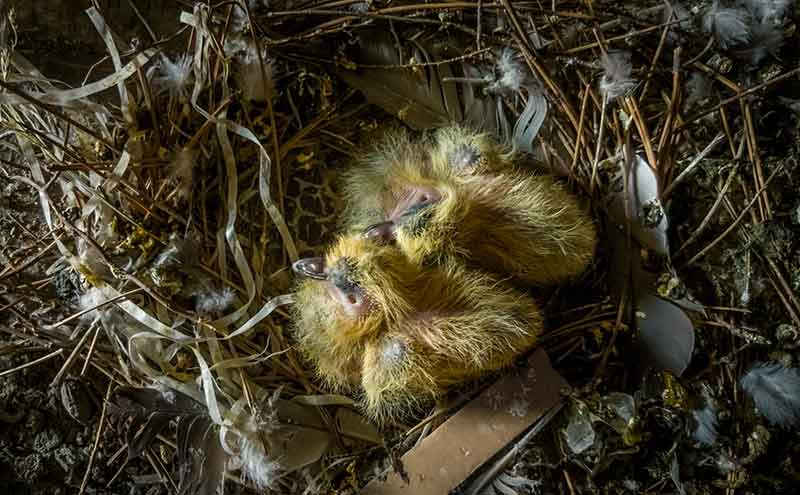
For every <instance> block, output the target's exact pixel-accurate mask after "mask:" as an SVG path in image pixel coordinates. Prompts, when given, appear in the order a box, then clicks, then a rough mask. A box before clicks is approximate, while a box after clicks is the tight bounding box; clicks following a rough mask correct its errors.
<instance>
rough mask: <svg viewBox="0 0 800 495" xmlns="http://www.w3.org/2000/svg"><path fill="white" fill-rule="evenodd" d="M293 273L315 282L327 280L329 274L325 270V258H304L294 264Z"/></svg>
mask: <svg viewBox="0 0 800 495" xmlns="http://www.w3.org/2000/svg"><path fill="white" fill-rule="evenodd" d="M292 271H294V272H295V273H296V274H298V275H301V276H303V277H308V278H313V279H315V280H327V278H328V274H327V273H326V270H325V259H324V258H319V257H317V258H303V259H299V260H297V261H295V262H294V263H293V264H292Z"/></svg>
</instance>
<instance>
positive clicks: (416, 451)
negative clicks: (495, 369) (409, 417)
mask: <svg viewBox="0 0 800 495" xmlns="http://www.w3.org/2000/svg"><path fill="white" fill-rule="evenodd" d="M568 388H569V385H568V384H567V382H566V381H565V380H564V379H563V378H562V377H561V376H560V375H559V374H558V373H556V372H555V370H553V368H552V367H551V366H550V360H549V359H548V358H547V354H545V352H544V350H542V349H538V350H537V351H536V352H535V353H534V354H533V355H532V356H531V358H530V359H529V361H528V364H527V366H526V367H524V368H522V369H519V370H516V371H514V372H511V373H509V374H508V375H507V376H505V377H503V378H502V379H500V380H499V381H498V382H497V383H495V384H494V385H492V386H491V387H489V388H488V389H486V390H485V391H484V392H483V393H481V394H480V395H479V396H478V397H476V398H475V399H473V400H472V401H471V402H469V403H468V404H467V405H466V406H464V408H463V409H461V410H460V411H459V412H457V413H456V414H454V415H453V416H452V417H451V418H450V419H448V420H447V421H445V422H444V423H443V424H442V425H441V426H440V427H439V428H438V429H436V430H435V431H434V432H433V433H431V434H430V435H429V436H428V437H427V438H425V439H424V440H423V441H422V442H420V443H419V444H418V445H417V446H416V447H414V448H413V449H411V450H409V451H408V452H406V453H405V455H403V457H402V459H401V460H402V463H403V468H404V470H405V471H406V473H407V474H408V478H409V483H406V482H405V481H403V480H402V479H401V478H400V476H399V475H397V474H396V473H391V474H390V475H389V476H388V477H387V479H386V481H380V480H374V481H372V482H370V483H369V484H368V485H367V486H366V487H364V490H362V492H361V493H362V495H391V494H409V493H413V494H414V495H442V494H445V493H448V492H450V490H453V489H454V488H456V487H457V486H458V485H460V484H461V483H462V482H463V481H464V480H465V479H467V478H468V477H469V476H470V475H472V474H473V473H474V472H475V471H476V470H477V469H478V468H479V467H480V466H481V465H483V464H484V463H485V462H486V461H488V460H489V459H491V458H492V457H493V456H494V455H495V454H496V453H497V452H498V451H499V450H500V449H502V448H503V447H505V446H506V445H508V444H509V443H511V442H512V441H513V440H514V439H515V438H516V437H518V436H519V435H520V434H521V433H522V432H524V431H525V430H526V429H528V427H529V426H531V425H532V424H533V423H535V422H536V421H537V420H538V419H539V418H541V417H542V416H543V415H544V414H545V413H546V412H547V411H548V410H550V409H551V408H553V407H554V406H556V405H557V404H558V403H559V402H560V401H561V391H562V390H565V389H568Z"/></svg>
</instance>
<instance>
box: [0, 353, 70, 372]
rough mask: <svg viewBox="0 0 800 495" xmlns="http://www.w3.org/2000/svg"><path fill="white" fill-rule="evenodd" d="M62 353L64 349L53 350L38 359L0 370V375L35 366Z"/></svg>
mask: <svg viewBox="0 0 800 495" xmlns="http://www.w3.org/2000/svg"><path fill="white" fill-rule="evenodd" d="M62 354H64V349H59V350H57V351H53V352H51V353H50V354H47V355H45V356H42V357H40V358H39V359H34V360H33V361H30V362H28V363H25V364H22V365H20V366H17V367H16V368H11V369H10V370H5V371H0V377H3V376H8V375H11V374H13V373H16V372H17V371H22V370H24V369H25V368H30V367H32V366H36V365H37V364H39V363H43V362H45V361H48V360H50V359H53V358H54V357H58V356H60V355H62Z"/></svg>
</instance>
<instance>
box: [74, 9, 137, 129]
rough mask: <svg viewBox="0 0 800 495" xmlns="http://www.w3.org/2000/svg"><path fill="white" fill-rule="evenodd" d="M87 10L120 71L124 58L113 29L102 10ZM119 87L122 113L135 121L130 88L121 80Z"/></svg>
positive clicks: (117, 69)
mask: <svg viewBox="0 0 800 495" xmlns="http://www.w3.org/2000/svg"><path fill="white" fill-rule="evenodd" d="M85 12H86V15H88V16H89V19H91V20H92V24H94V27H95V29H97V32H98V33H99V34H100V37H102V38H103V41H104V42H105V44H106V48H108V53H109V54H110V55H111V61H112V62H113V63H114V70H115V71H117V72H119V71H120V70H121V69H122V59H120V57H119V50H117V45H116V43H114V37H113V36H111V31H110V30H109V29H108V25H107V24H106V20H105V19H103V16H101V15H100V12H98V11H97V9H96V8H94V7H89V8H88V9H86V11H85ZM117 89H118V90H119V99H120V106H121V107H122V115H123V116H124V117H125V121H126V122H128V123H129V124H130V123H133V118H132V116H131V109H130V106H129V100H128V89H127V88H126V87H125V82H124V81H119V82H118V83H117Z"/></svg>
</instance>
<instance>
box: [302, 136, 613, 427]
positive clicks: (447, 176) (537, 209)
mask: <svg viewBox="0 0 800 495" xmlns="http://www.w3.org/2000/svg"><path fill="white" fill-rule="evenodd" d="M344 189H345V193H346V196H347V199H348V206H347V209H346V211H345V218H346V220H345V226H346V233H345V234H343V235H342V236H341V237H340V238H339V239H338V240H337V242H336V243H335V244H334V245H333V246H331V248H330V249H329V250H328V252H327V253H326V255H325V257H323V258H311V259H305V260H300V261H299V262H297V263H296V264H295V266H294V269H295V271H296V272H298V273H299V274H301V275H305V277H306V278H305V279H304V280H303V281H301V282H300V283H299V285H298V289H297V303H296V305H295V333H296V337H297V340H298V347H299V349H300V350H301V351H302V353H303V354H304V355H305V357H306V358H307V359H308V360H309V361H311V362H312V363H313V364H314V366H315V368H316V370H317V372H318V374H319V376H320V378H321V379H322V380H324V381H325V382H326V383H327V384H329V385H330V386H332V387H334V388H339V389H345V390H349V389H353V388H355V389H358V390H360V391H361V403H362V405H363V407H364V409H365V410H366V411H367V412H368V413H369V414H370V415H371V416H372V417H373V418H375V419H376V420H383V419H386V418H397V417H402V416H404V415H405V414H407V413H410V412H412V411H414V410H415V409H417V406H419V405H421V404H424V403H429V402H430V401H431V400H432V399H435V398H437V397H439V396H441V395H442V394H443V393H445V391H446V390H447V389H448V388H449V387H450V386H452V385H454V384H457V383H460V382H463V381H465V380H468V379H472V378H476V377H478V376H480V375H481V374H483V373H486V372H488V371H493V370H498V369H501V368H503V367H504V366H507V365H508V364H510V363H511V362H512V361H513V360H514V359H515V358H516V357H517V356H519V355H520V354H521V353H523V352H524V351H525V350H527V349H529V348H530V347H532V346H533V345H534V344H535V342H536V339H537V335H538V334H539V333H540V332H541V328H542V317H541V314H540V312H539V308H538V306H537V304H536V302H535V301H534V300H533V299H532V297H531V296H530V295H528V294H526V293H525V292H522V291H521V290H519V289H517V288H515V287H514V286H513V285H512V284H511V283H510V282H509V278H510V279H513V280H514V281H515V282H516V283H517V285H525V286H540V285H549V284H555V283H560V282H564V281H567V280H568V279H570V278H572V277H574V276H576V275H578V274H580V273H581V272H582V271H583V270H585V269H586V267H587V266H588V265H589V263H590V262H591V259H592V257H593V254H594V248H595V244H596V241H597V236H596V232H595V228H594V225H593V223H592V221H591V219H590V218H589V216H588V215H587V214H586V213H585V212H584V211H583V210H582V209H581V208H580V207H579V205H578V203H577V200H576V198H574V197H573V196H572V195H570V194H569V193H568V192H567V191H566V189H565V188H564V187H563V186H562V185H560V184H559V183H558V182H556V181H555V180H554V179H552V178H550V177H547V176H542V175H536V174H535V173H533V172H532V171H525V172H523V171H521V170H520V169H519V168H518V166H517V157H516V156H515V155H514V154H512V153H510V152H508V150H506V149H505V148H503V147H502V146H500V145H498V144H496V143H495V142H494V141H492V140H491V139H489V138H488V137H487V136H485V135H483V134H478V133H474V132H470V131H467V130H464V129H461V128H448V129H443V130H440V131H437V133H435V134H433V135H429V136H427V137H423V138H421V139H419V140H416V141H414V140H412V139H410V138H409V136H408V135H407V134H405V133H402V132H399V133H392V134H390V135H389V136H388V137H387V138H386V139H385V140H384V141H383V142H382V143H381V144H379V145H378V146H377V147H376V149H375V151H374V152H373V153H371V154H370V155H368V156H367V157H366V158H365V159H364V160H362V162H361V163H360V164H358V165H356V166H355V167H353V169H352V170H350V171H349V172H348V173H347V174H346V176H345V187H344Z"/></svg>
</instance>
